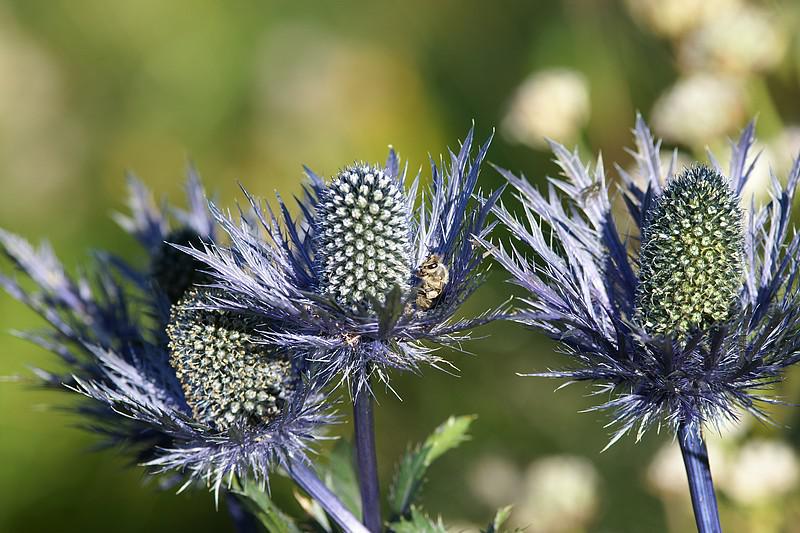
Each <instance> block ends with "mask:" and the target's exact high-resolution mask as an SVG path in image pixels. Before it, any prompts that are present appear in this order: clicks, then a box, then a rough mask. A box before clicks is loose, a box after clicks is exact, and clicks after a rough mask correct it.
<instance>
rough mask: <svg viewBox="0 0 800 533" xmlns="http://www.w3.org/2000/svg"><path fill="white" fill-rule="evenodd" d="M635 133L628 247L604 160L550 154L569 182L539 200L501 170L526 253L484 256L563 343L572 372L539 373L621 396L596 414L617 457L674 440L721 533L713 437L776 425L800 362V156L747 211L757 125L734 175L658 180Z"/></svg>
mask: <svg viewBox="0 0 800 533" xmlns="http://www.w3.org/2000/svg"><path fill="white" fill-rule="evenodd" d="M634 133H635V139H636V145H637V151H636V152H635V154H634V155H635V157H636V161H637V163H638V176H633V175H631V174H629V173H627V172H625V171H624V170H622V169H618V170H619V173H620V176H621V178H622V183H621V185H620V189H621V194H622V198H623V199H624V203H625V206H626V207H627V211H628V214H629V215H630V218H631V219H632V221H633V235H631V236H630V237H625V238H621V237H620V233H619V230H618V228H619V226H620V224H619V220H620V214H615V213H613V212H612V205H611V200H610V198H609V193H608V189H607V187H606V173H605V169H604V167H603V162H602V159H598V162H597V165H596V167H595V168H594V170H592V169H591V167H590V166H585V165H584V164H583V163H582V162H581V161H580V159H579V157H578V154H577V152H575V153H570V152H569V151H567V150H566V149H565V148H564V147H563V146H561V145H558V144H556V143H553V144H552V145H551V146H552V149H553V151H554V153H555V156H556V161H557V163H558V164H559V166H560V167H561V169H562V171H563V174H564V178H563V179H554V178H550V179H549V185H548V190H547V193H546V194H542V193H540V192H539V191H538V190H536V189H535V188H534V187H533V186H531V185H530V184H529V183H528V182H527V180H525V179H524V177H517V176H515V175H513V174H512V173H510V172H507V171H501V172H502V173H503V174H504V176H505V177H506V178H507V179H508V181H509V183H510V184H511V185H512V186H513V188H514V189H515V190H516V197H517V199H518V200H519V201H520V202H521V204H522V209H523V211H522V213H523V216H522V217H518V216H516V215H514V214H513V213H512V212H511V211H510V210H508V209H507V208H505V207H498V208H497V209H496V213H497V216H498V217H499V218H500V219H501V221H502V222H503V223H504V224H505V225H506V226H507V227H508V229H509V230H510V233H511V235H512V236H513V239H514V240H515V241H517V242H515V243H513V244H510V245H508V246H505V245H500V246H493V245H492V244H490V243H488V242H484V245H485V246H487V248H488V249H489V250H490V252H491V253H492V255H493V256H494V257H495V258H496V259H497V260H498V262H499V263H500V264H501V265H502V266H503V267H505V268H506V269H507V270H508V272H510V273H511V275H512V277H513V281H514V283H516V284H518V285H519V286H521V287H522V288H523V289H525V290H526V291H528V292H529V296H527V297H526V299H525V300H524V301H525V303H526V308H524V309H522V310H521V311H520V312H519V313H518V314H516V316H515V319H516V320H517V321H519V322H521V323H523V324H527V325H529V326H531V327H534V328H537V329H539V330H542V331H543V332H545V333H546V334H547V335H549V336H550V337H551V338H553V339H555V340H557V341H558V342H559V343H560V345H561V346H562V347H563V348H564V349H565V351H566V352H567V355H568V356H569V357H570V359H571V361H572V362H573V363H574V365H573V368H569V369H564V370H557V371H548V372H544V373H537V374H530V375H534V376H546V377H555V378H566V379H569V380H570V381H593V382H597V383H599V384H600V386H599V387H598V389H597V394H603V395H610V397H611V398H610V399H609V400H608V401H606V402H604V403H602V404H601V405H599V406H597V407H596V408H595V409H599V410H608V411H610V412H611V413H612V422H613V423H614V424H616V425H617V426H618V429H617V431H616V432H615V434H614V435H613V437H612V439H611V442H610V443H609V446H610V445H611V444H612V443H613V442H615V441H616V440H617V439H619V438H620V437H621V436H622V435H624V434H626V433H628V432H629V431H631V430H633V429H634V428H636V429H637V438H639V437H641V435H642V434H643V433H644V432H645V431H646V430H647V429H648V428H650V427H652V426H654V425H657V426H660V425H661V424H662V423H666V424H668V425H669V426H670V427H671V428H673V429H674V430H675V431H676V432H677V433H678V436H679V441H680V443H681V447H682V449H683V450H684V458H685V461H686V467H687V472H688V473H689V478H690V488H691V490H692V496H693V500H694V502H695V509H696V517H697V519H698V526H699V527H700V528H701V530H702V531H717V530H718V528H719V524H718V518H717V517H716V515H717V513H716V503H715V500H714V496H713V487H712V485H711V477H710V471H709V470H708V461H707V454H706V451H705V443H704V441H703V437H702V426H703V425H704V424H712V425H714V424H717V423H719V422H720V421H721V420H723V419H726V418H727V419H736V418H737V417H738V416H739V415H738V413H739V412H741V411H747V412H750V413H752V414H754V415H755V416H757V417H759V418H761V419H766V418H767V414H766V413H765V412H764V411H763V408H762V406H761V404H762V403H774V402H775V400H774V399H771V398H769V397H768V396H765V395H764V391H765V390H767V389H768V388H769V387H770V386H771V385H772V384H774V383H775V382H777V381H780V380H781V379H782V374H783V371H784V369H785V368H786V367H788V366H790V365H792V364H794V363H796V362H797V361H798V359H800V306H798V303H800V300H798V298H800V291H799V290H798V289H799V286H798V275H799V274H800V270H798V263H797V261H796V260H795V258H796V256H797V253H798V248H800V235H796V234H795V233H794V232H793V231H792V230H791V228H790V224H789V221H790V215H791V209H792V203H793V200H794V195H795V190H796V188H797V184H798V180H800V159H798V160H795V163H794V166H793V168H792V170H791V173H790V175H789V177H788V180H787V182H786V187H783V186H782V185H781V184H780V182H779V181H778V180H777V179H776V178H775V177H774V176H773V179H772V189H771V201H770V202H768V203H767V204H766V205H765V206H763V207H761V208H757V207H755V205H754V204H751V205H749V206H746V208H745V209H744V210H742V209H741V208H740V207H739V203H740V200H739V197H740V195H741V192H742V189H743V188H744V186H745V184H746V183H747V180H748V179H749V177H750V175H751V173H752V171H753V164H754V162H755V158H754V157H752V156H751V153H750V149H751V147H752V145H753V142H754V125H753V124H750V125H749V126H748V127H747V128H746V129H745V130H744V131H743V133H742V135H741V137H740V139H739V141H738V142H737V143H735V144H733V145H732V150H733V154H732V159H731V161H732V162H731V168H730V171H729V173H728V174H727V177H723V176H724V173H723V171H722V169H721V168H720V167H719V165H718V164H717V163H716V161H715V160H714V159H713V156H712V163H713V169H709V168H706V167H702V166H697V167H694V168H691V169H688V170H686V171H684V172H683V173H681V174H680V175H677V176H676V175H675V170H676V169H675V168H674V162H675V158H674V157H673V163H672V164H670V165H669V167H668V168H666V169H662V168H661V165H660V163H659V150H660V142H656V141H655V140H654V139H653V137H652V136H651V134H650V131H649V130H648V128H647V127H646V125H645V124H644V121H643V120H642V119H641V117H639V118H638V119H637V124H636V128H635V130H634ZM662 176H666V184H665V182H664V181H662ZM548 234H549V235H548ZM639 236H641V245H640V246H639V245H637V240H639ZM517 243H519V244H517ZM520 246H524V247H526V248H528V249H530V250H531V251H532V252H533V256H532V257H530V258H528V257H526V256H525V255H523V254H522V253H521V252H520V251H519V248H520Z"/></svg>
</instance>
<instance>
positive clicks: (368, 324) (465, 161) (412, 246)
mask: <svg viewBox="0 0 800 533" xmlns="http://www.w3.org/2000/svg"><path fill="white" fill-rule="evenodd" d="M472 135H473V134H472V131H470V133H469V135H468V136H467V139H466V140H465V141H464V143H463V144H462V146H461V149H460V151H459V152H458V153H457V154H456V153H451V154H450V161H449V165H445V164H444V163H441V164H439V165H436V164H433V163H432V166H431V173H432V183H431V186H430V190H428V191H426V194H424V195H422V194H421V189H422V185H421V182H420V176H419V175H418V176H417V177H416V178H414V179H413V180H407V179H406V170H405V168H402V169H401V167H400V162H399V159H398V157H397V154H396V153H395V152H394V150H390V153H389V157H388V160H387V162H386V164H385V165H370V164H366V163H354V164H352V165H349V166H347V167H345V168H343V169H342V170H341V171H340V172H338V173H337V174H336V175H335V176H334V177H333V178H332V179H330V180H327V181H326V180H325V179H323V178H322V177H320V176H318V175H317V174H315V173H314V172H312V171H310V170H308V169H306V174H307V176H308V180H309V181H308V184H307V185H306V186H305V194H304V197H303V199H301V200H300V201H299V204H300V205H299V207H300V216H298V217H294V216H293V215H291V214H290V212H289V210H288V208H287V207H286V206H285V205H284V204H283V202H282V201H281V199H280V198H278V205H279V215H276V213H274V212H273V211H272V210H271V209H270V207H269V206H265V205H264V204H262V202H260V201H258V200H256V198H254V197H253V196H252V195H250V194H249V193H247V192H245V195H246V197H247V199H248V201H249V203H250V207H251V209H252V212H253V213H254V217H253V220H255V221H257V223H258V225H260V228H257V227H256V226H255V225H254V224H251V222H250V220H248V219H241V220H239V221H237V220H235V219H234V217H233V216H232V215H231V214H230V213H224V212H223V211H221V210H219V209H218V208H216V207H215V206H213V205H212V213H213V215H214V217H215V218H216V220H217V223H218V225H219V226H220V227H221V228H222V230H223V231H225V232H226V233H227V234H228V236H229V237H230V246H227V247H223V246H220V245H218V244H212V245H209V246H205V247H203V248H196V247H191V246H189V247H179V248H180V249H181V250H183V251H185V252H186V253H188V254H190V255H191V256H193V257H195V258H196V259H198V260H200V261H202V262H204V263H205V264H206V265H207V268H206V270H207V271H208V272H210V273H211V274H212V275H213V278H214V279H213V281H212V282H211V283H210V285H212V286H214V287H216V288H219V289H221V290H224V291H225V293H226V295H227V296H226V297H225V298H218V299H216V301H215V304H214V306H215V307H217V308H220V309H228V310H231V311H245V312H247V313H248V314H251V315H253V316H256V317H258V318H259V320H261V321H262V322H263V323H266V324H276V325H279V326H280V327H276V328H272V329H268V330H265V331H264V332H263V334H262V335H261V339H260V340H261V341H263V342H267V343H270V344H272V345H274V346H276V347H278V348H280V349H283V350H286V351H289V352H291V353H294V354H300V355H299V357H301V358H302V359H303V360H304V361H307V362H311V363H312V366H313V367H314V368H315V372H316V373H317V375H319V376H322V379H324V380H329V379H331V378H333V377H335V376H338V377H339V379H342V380H347V381H348V382H350V383H352V384H353V390H354V391H355V392H356V394H357V393H358V391H361V390H365V389H369V387H370V385H369V382H370V377H371V376H373V375H377V376H378V378H379V379H380V380H381V381H383V382H388V373H387V372H388V370H389V369H392V368H394V369H399V370H412V369H416V368H418V367H419V366H420V365H421V364H423V363H430V364H436V363H437V362H439V361H440V359H438V358H437V357H436V356H434V354H433V353H432V352H431V349H430V348H428V347H426V346H425V345H423V344H422V343H423V342H432V343H440V344H453V343H457V342H460V341H462V340H463V339H464V338H466V336H467V332H468V331H469V330H470V329H471V328H472V327H474V326H476V325H479V324H482V323H484V322H486V321H488V320H490V319H491V318H492V317H493V316H494V315H492V314H488V315H484V316H480V317H475V318H471V319H465V320H457V321H453V320H452V317H453V315H454V314H455V312H456V311H457V309H458V308H459V306H460V305H461V303H462V302H463V301H464V300H465V299H466V298H467V297H468V296H469V295H470V294H471V293H472V292H473V291H474V290H475V289H476V288H477V287H478V285H479V284H480V283H481V281H482V280H483V278H484V275H485V273H486V269H485V267H484V265H483V263H482V260H483V257H482V255H481V254H479V253H475V247H476V245H475V242H474V237H475V236H484V237H485V236H487V235H488V232H489V231H490V230H491V228H492V226H493V225H492V224H489V223H488V222H487V217H488V215H489V212H490V210H491V208H492V206H493V205H494V203H495V202H496V200H497V198H498V196H499V194H500V191H496V192H495V193H494V194H492V195H491V196H489V197H488V198H483V197H481V196H480V195H479V191H477V179H478V174H479V171H480V165H481V163H482V161H483V159H484V157H485V154H486V151H487V149H488V146H489V141H487V142H486V143H485V144H484V145H483V146H481V147H480V149H479V151H478V153H477V156H476V158H475V159H474V161H471V160H470V151H471V148H472ZM418 196H422V198H423V200H422V201H418ZM209 307H213V306H209Z"/></svg>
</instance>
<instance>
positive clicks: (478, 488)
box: [467, 455, 522, 508]
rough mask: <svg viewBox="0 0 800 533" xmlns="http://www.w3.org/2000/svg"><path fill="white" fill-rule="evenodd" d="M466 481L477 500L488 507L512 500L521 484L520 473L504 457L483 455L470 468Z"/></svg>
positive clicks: (494, 506)
mask: <svg viewBox="0 0 800 533" xmlns="http://www.w3.org/2000/svg"><path fill="white" fill-rule="evenodd" d="M467 483H468V484H469V488H470V490H471V491H472V493H473V494H474V495H475V497H476V498H477V499H478V500H480V501H481V502H482V503H485V504H486V505H487V506H488V507H490V508H497V507H503V506H505V505H509V504H511V503H513V502H514V499H515V497H516V495H517V494H518V493H519V490H520V485H521V484H522V475H521V474H520V472H519V471H518V469H517V467H516V466H515V465H514V464H513V463H512V462H511V461H509V460H508V459H506V458H505V457H501V456H499V455H485V456H483V457H481V458H480V459H478V460H477V461H476V462H475V463H474V465H473V466H472V468H471V469H470V471H469V473H468V474H467Z"/></svg>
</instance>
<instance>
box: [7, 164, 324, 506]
mask: <svg viewBox="0 0 800 533" xmlns="http://www.w3.org/2000/svg"><path fill="white" fill-rule="evenodd" d="M130 188H131V193H132V194H131V200H130V205H131V207H132V214H131V215H130V216H123V215H118V216H117V219H118V220H119V221H120V223H121V224H122V225H123V227H124V228H126V229H127V230H128V231H129V232H131V233H132V234H133V235H134V236H136V237H137V238H138V240H139V241H140V242H141V243H142V244H143V245H144V247H145V249H146V251H147V252H148V255H149V261H148V266H146V267H145V268H144V269H137V268H136V267H134V266H132V265H129V264H127V263H125V262H123V261H122V260H121V259H118V258H114V257H112V256H110V255H109V254H104V253H101V254H97V256H96V257H95V261H94V263H93V265H92V272H93V275H92V276H91V277H89V276H86V275H82V276H78V277H72V276H70V275H68V274H67V273H66V272H65V269H64V267H63V266H62V264H61V263H60V262H59V261H58V260H57V258H56V257H55V255H54V254H53V253H52V250H51V249H50V247H49V246H48V245H47V244H44V245H42V247H41V248H40V249H38V250H36V249H34V248H33V247H32V246H31V245H29V244H28V243H27V242H26V241H24V240H23V239H21V238H19V237H17V236H14V235H12V234H10V233H7V232H4V231H2V232H0V246H2V249H3V251H4V252H5V253H6V254H7V255H8V256H9V257H10V258H11V259H12V260H13V262H14V263H15V264H16V266H17V267H18V268H19V269H20V270H22V272H24V273H25V274H26V275H27V276H28V277H30V278H31V280H32V281H33V282H34V287H33V288H32V289H30V290H27V289H25V288H23V287H22V285H20V284H19V283H18V282H17V281H15V280H14V279H13V278H12V277H9V276H5V275H0V286H2V287H3V288H4V289H5V290H6V291H8V292H9V293H10V294H11V295H12V296H14V297H15V298H17V299H18V300H20V301H21V302H23V303H25V304H26V305H28V306H29V307H31V308H32V309H33V310H34V311H36V312H37V313H38V314H40V315H41V316H42V317H43V318H44V319H45V320H46V321H47V322H48V324H49V325H50V327H51V331H49V332H48V333H45V334H38V333H36V334H34V333H30V334H23V335H24V336H25V337H27V338H29V339H30V340H32V341H33V342H35V343H37V344H39V345H40V346H42V347H44V348H45V349H48V350H50V351H52V352H54V353H55V354H56V355H58V356H59V357H60V358H61V359H62V360H63V361H64V362H65V363H66V364H67V366H68V367H69V371H68V374H66V375H63V376H62V375H56V374H51V373H49V372H47V371H44V370H37V371H36V372H37V375H38V376H39V377H40V378H41V379H42V380H43V383H45V384H47V385H50V386H53V387H59V388H63V387H64V386H66V389H64V390H68V391H71V392H77V393H79V394H81V395H83V396H84V397H86V398H87V399H86V401H84V402H82V403H80V404H79V406H78V407H77V411H78V413H79V414H80V416H81V417H83V418H84V425H85V426H86V427H87V428H88V429H90V430H91V431H94V432H97V433H100V434H101V435H102V436H103V437H104V438H105V439H106V441H107V442H108V443H109V444H127V445H131V446H132V448H133V449H134V450H135V451H136V453H137V459H138V461H139V462H140V463H142V464H144V465H145V466H146V467H147V468H148V470H149V471H150V472H151V473H154V474H159V473H166V472H168V471H174V472H177V473H178V474H179V475H180V477H182V478H183V480H184V486H183V487H182V488H185V487H188V486H189V485H191V484H193V483H195V482H198V483H200V482H201V483H204V484H208V485H209V486H210V487H211V488H213V489H214V490H215V492H216V493H217V494H218V492H219V490H220V488H221V487H223V486H227V485H228V484H230V483H231V481H232V480H233V479H234V478H236V477H239V476H251V477H252V478H254V479H255V480H257V481H264V480H265V479H266V478H267V476H268V473H269V472H270V471H271V470H273V469H274V468H276V467H279V466H280V467H283V468H286V469H287V470H288V471H290V473H291V474H292V475H293V476H294V477H295V479H296V480H298V482H301V484H304V485H309V484H310V485H314V482H313V474H312V473H311V471H310V470H309V468H308V466H307V464H306V463H307V459H306V452H307V450H308V448H309V446H310V445H311V444H312V443H313V442H314V441H315V440H316V439H318V438H320V437H321V436H322V429H323V427H324V426H325V425H327V424H329V423H331V422H333V421H334V417H333V415H332V414H331V412H330V409H329V407H330V405H329V404H326V402H325V401H324V400H325V398H324V396H323V395H321V394H320V392H319V388H318V387H317V386H316V385H315V384H314V383H313V382H311V381H310V380H309V379H307V376H306V374H305V373H304V372H302V370H301V369H298V368H297V367H294V366H293V365H292V364H291V363H290V361H289V359H290V358H289V357H288V355H286V353H285V351H280V352H278V351H275V350H270V349H268V348H267V347H265V346H262V345H260V344H256V343H254V342H253V341H252V338H251V334H252V331H253V330H254V329H256V328H257V327H259V326H258V324H257V323H254V321H253V320H254V319H253V316H251V315H245V314H242V313H234V312H220V311H205V310H202V309H199V305H200V302H205V301H207V300H208V299H209V298H211V297H212V296H211V295H210V293H209V290H208V289H205V288H203V287H192V286H191V285H192V283H191V282H187V283H186V284H184V285H182V286H181V287H182V291H183V294H178V293H177V292H173V293H172V294H169V296H170V299H172V300H175V299H178V303H177V304H175V305H173V306H172V311H171V315H170V313H169V309H170V306H169V301H167V298H166V296H168V295H167V294H165V291H162V290H160V288H159V287H161V286H160V285H159V284H160V282H161V280H160V279H154V277H156V276H157V272H163V273H167V274H168V275H170V276H176V279H178V278H180V279H182V280H191V279H197V277H196V274H197V272H196V270H197V268H196V266H197V265H196V264H195V263H197V262H196V261H194V260H192V261H189V262H187V261H186V260H185V257H184V255H183V254H179V255H178V256H176V257H174V258H175V261H173V262H172V263H171V264H170V263H169V262H168V261H167V259H168V258H169V257H172V255H171V254H165V250H167V248H165V246H166V245H165V243H164V241H163V240H164V239H167V238H170V236H173V235H176V234H184V235H186V234H190V235H192V239H195V238H200V239H201V241H200V242H203V243H205V242H210V241H208V239H211V238H213V226H212V223H211V220H210V218H209V215H208V211H207V203H206V200H205V194H204V192H203V190H202V187H201V185H200V183H199V180H198V178H197V176H196V175H195V174H194V172H191V173H190V178H189V182H188V193H189V199H190V205H191V208H190V210H189V211H180V210H176V209H173V208H170V207H168V206H166V205H165V206H164V207H163V208H159V207H157V206H156V204H155V202H153V200H152V196H151V195H150V193H149V192H148V191H147V190H146V189H145V188H144V186H143V185H142V184H141V183H140V182H139V181H138V180H135V179H133V178H131V180H130ZM171 219H172V220H174V221H177V222H178V227H177V228H174V229H173V228H171V222H172V220H171ZM176 232H177V233H176ZM156 261H161V262H163V264H162V265H161V267H160V269H161V270H156V269H153V268H152V267H151V265H152V264H153V263H154V262H156ZM180 269H184V270H183V271H182V272H180V273H178V274H176V273H175V272H174V271H175V270H180ZM131 280H132V281H134V282H135V283H130V281H131ZM163 288H166V289H170V290H174V289H175V287H174V286H169V287H163ZM220 294H222V293H221V292H220V291H219V290H214V292H213V297H222V296H219V295H220ZM165 309H166V311H165ZM328 403H329V402H328ZM322 503H323V505H324V504H325V502H322Z"/></svg>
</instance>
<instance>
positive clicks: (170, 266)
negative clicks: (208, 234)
mask: <svg viewBox="0 0 800 533" xmlns="http://www.w3.org/2000/svg"><path fill="white" fill-rule="evenodd" d="M172 244H179V245H181V246H193V247H201V246H202V244H203V240H202V239H201V237H200V235H198V234H197V232H196V231H195V230H193V229H191V228H188V227H183V228H179V229H176V230H173V231H171V232H170V233H169V234H167V236H166V239H165V240H164V242H162V243H161V245H160V246H159V247H158V248H157V249H156V250H154V252H153V256H152V258H151V260H150V275H151V276H152V279H153V280H154V281H155V283H156V284H157V285H158V287H159V288H160V289H161V290H162V291H163V293H164V294H165V295H166V296H167V298H168V299H169V301H170V303H173V304H174V303H177V302H178V300H180V299H181V297H182V296H183V295H184V293H185V292H186V291H187V290H188V289H189V288H190V287H191V286H192V285H195V284H197V283H203V282H206V281H208V280H209V277H208V276H207V275H205V274H204V273H203V272H202V270H203V268H204V267H205V264H204V263H202V262H200V261H198V260H197V259H195V258H194V257H192V256H190V255H188V254H185V253H183V252H181V251H180V250H178V249H176V248H175V247H174V246H172Z"/></svg>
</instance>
